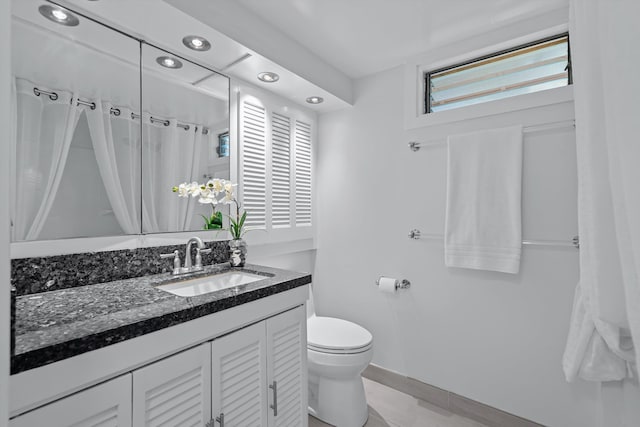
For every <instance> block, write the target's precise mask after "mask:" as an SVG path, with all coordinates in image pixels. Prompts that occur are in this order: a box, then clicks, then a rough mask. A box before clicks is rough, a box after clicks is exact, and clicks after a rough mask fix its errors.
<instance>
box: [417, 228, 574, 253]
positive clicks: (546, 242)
mask: <svg viewBox="0 0 640 427" xmlns="http://www.w3.org/2000/svg"><path fill="white" fill-rule="evenodd" d="M422 237H424V238H427V239H432V240H444V236H443V235H442V234H424V233H422V232H421V231H420V230H417V229H415V228H414V229H413V230H411V231H410V232H409V238H410V239H414V240H418V239H420V238H422ZM522 245H523V246H555V247H574V248H576V249H580V237H579V236H573V238H572V239H571V241H570V242H568V241H565V240H529V239H527V240H523V241H522Z"/></svg>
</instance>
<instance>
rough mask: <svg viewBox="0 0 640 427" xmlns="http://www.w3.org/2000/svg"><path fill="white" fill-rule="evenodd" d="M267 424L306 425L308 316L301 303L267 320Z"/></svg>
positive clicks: (279, 425) (281, 425) (280, 426)
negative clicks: (299, 305)
mask: <svg viewBox="0 0 640 427" xmlns="http://www.w3.org/2000/svg"><path fill="white" fill-rule="evenodd" d="M266 323H267V372H268V384H269V424H268V425H269V426H270V427H276V426H278V427H287V426H288V427H301V426H302V427H306V426H307V423H308V416H307V317H306V310H305V308H304V307H303V306H301V307H298V308H295V309H293V310H289V311H287V312H285V313H282V314H279V315H277V316H275V317H271V318H269V319H267V320H266Z"/></svg>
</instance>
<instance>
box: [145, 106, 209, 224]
mask: <svg viewBox="0 0 640 427" xmlns="http://www.w3.org/2000/svg"><path fill="white" fill-rule="evenodd" d="M155 118H156V119H158V120H167V121H168V123H169V124H168V125H167V126H165V125H163V124H161V123H157V122H156V123H151V121H150V116H148V115H145V117H144V124H143V127H142V133H143V166H142V168H143V170H144V171H145V173H144V176H143V182H142V188H143V197H142V209H143V230H144V231H145V232H158V231H186V230H189V229H191V223H192V221H193V215H194V211H195V209H196V205H195V204H196V203H197V201H196V200H194V199H192V198H189V199H184V198H179V197H178V196H177V195H176V194H174V193H172V191H171V188H172V187H173V186H176V185H178V184H180V183H181V182H192V181H198V182H202V181H203V175H204V173H205V171H206V156H207V146H208V144H207V140H208V136H206V135H203V133H202V126H198V125H195V124H193V123H185V122H182V121H180V123H181V124H186V125H188V126H189V129H188V130H185V129H183V128H181V127H178V126H177V123H178V122H177V121H176V120H175V119H167V118H160V117H155ZM210 213H211V212H209V214H210Z"/></svg>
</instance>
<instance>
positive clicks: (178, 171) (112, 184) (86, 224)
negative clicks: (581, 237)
mask: <svg viewBox="0 0 640 427" xmlns="http://www.w3.org/2000/svg"><path fill="white" fill-rule="evenodd" d="M12 15H13V16H12V67H13V75H14V79H13V91H12V104H13V113H14V117H13V123H14V128H13V129H12V133H13V135H14V137H13V138H12V144H13V145H12V157H13V159H12V161H11V167H12V171H11V176H12V182H11V183H10V188H11V192H12V194H11V200H12V203H11V236H12V241H14V242H18V241H27V240H54V239H63V238H77V237H98V236H115V235H126V234H140V233H143V232H144V233H159V232H169V231H188V230H201V229H202V224H203V221H202V219H201V218H200V216H199V215H200V214H202V215H210V211H211V207H210V206H208V205H200V204H198V203H197V200H185V199H182V198H178V197H177V196H176V195H175V194H173V193H172V192H171V187H172V186H173V185H177V184H179V183H180V182H184V181H198V182H203V181H206V180H207V179H208V178H205V176H206V177H212V178H215V177H219V178H225V179H228V178H229V164H230V161H229V150H228V130H229V128H228V126H229V82H228V79H227V78H226V77H224V76H222V75H220V74H217V73H214V72H212V71H210V70H208V69H205V68H203V67H200V66H197V65H195V64H192V63H189V62H188V61H185V60H180V61H181V62H182V65H183V66H182V67H181V68H178V69H169V68H165V67H162V66H160V65H159V63H158V62H156V59H157V57H158V56H171V54H169V53H167V52H163V51H161V50H159V49H156V48H154V47H152V46H149V45H147V44H141V43H140V42H139V41H138V40H136V39H133V38H130V37H128V36H126V35H123V34H121V33H118V32H116V31H114V30H112V29H110V28H108V27H105V26H103V25H101V24H98V23H96V22H93V21H91V20H89V19H86V18H84V17H83V16H80V15H77V14H73V13H72V12H70V11H68V10H66V9H61V8H58V7H57V6H56V5H54V4H51V3H48V2H44V1H36V0H14V1H13V3H12ZM47 16H48V17H47ZM72 17H75V19H76V21H75V22H73V19H71V18H72ZM74 23H75V25H73V24H74ZM141 61H142V64H141ZM141 78H142V82H141ZM141 84H142V88H143V89H144V91H142V89H141ZM141 99H142V105H141ZM196 129H197V130H196ZM225 141H226V143H225Z"/></svg>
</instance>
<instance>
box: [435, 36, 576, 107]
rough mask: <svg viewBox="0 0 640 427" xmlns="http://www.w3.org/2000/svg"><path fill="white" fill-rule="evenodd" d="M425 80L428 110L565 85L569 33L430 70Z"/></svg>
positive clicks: (568, 76)
mask: <svg viewBox="0 0 640 427" xmlns="http://www.w3.org/2000/svg"><path fill="white" fill-rule="evenodd" d="M425 79H426V81H425V83H426V84H425V87H426V96H425V112H426V113H434V112H437V111H444V110H451V109H454V108H458V107H464V106H467V105H473V104H480V103H483V102H487V101H493V100H496V99H502V98H508V97H510V96H515V95H521V94H525V93H532V92H538V91H541V90H546V89H553V88H557V87H560V86H566V85H569V84H571V83H572V81H571V57H570V55H569V35H568V34H563V35H560V36H555V37H552V38H547V39H544V40H540V41H537V42H534V43H530V44H527V45H524V46H518V47H515V48H513V49H509V50H506V51H502V52H496V53H494V54H491V55H488V56H484V57H482V58H477V59H474V60H472V61H469V62H466V63H464V64H458V65H453V66H451V67H447V68H443V69H440V70H435V71H431V72H428V73H426V75H425Z"/></svg>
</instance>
